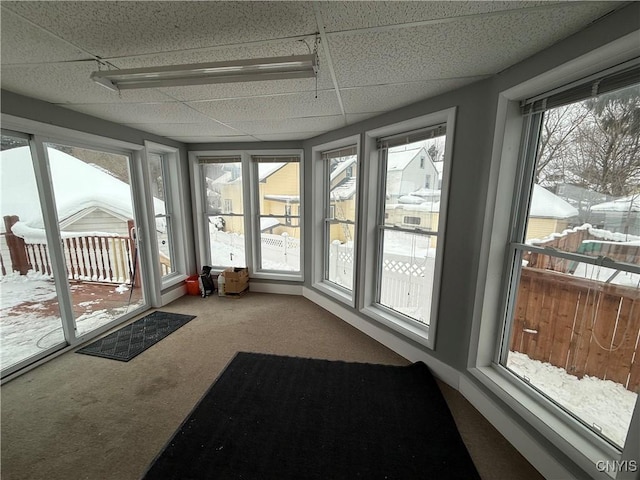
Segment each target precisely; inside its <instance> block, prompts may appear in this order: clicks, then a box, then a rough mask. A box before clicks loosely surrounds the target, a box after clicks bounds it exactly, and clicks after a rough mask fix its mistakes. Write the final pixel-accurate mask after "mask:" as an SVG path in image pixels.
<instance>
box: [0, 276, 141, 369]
mask: <svg viewBox="0 0 640 480" xmlns="http://www.w3.org/2000/svg"><path fill="white" fill-rule="evenodd" d="M70 288H71V296H72V299H73V300H74V313H75V314H76V326H77V335H83V334H85V333H88V332H90V331H92V330H95V329H96V328H99V327H101V326H102V325H105V324H107V323H109V322H111V321H113V320H114V319H116V318H118V317H119V316H121V315H122V314H124V313H126V312H127V310H129V311H130V310H133V309H134V308H136V306H137V305H138V303H139V302H140V295H139V293H138V292H136V294H135V296H134V297H133V298H132V301H131V304H130V305H128V300H129V288H128V287H127V286H123V285H120V286H118V285H109V286H107V285H97V284H90V283H83V284H78V283H73V284H71V286H70ZM61 343H64V335H63V330H62V323H61V320H60V315H59V309H58V302H57V296H56V289H55V284H54V282H53V281H52V280H51V279H50V278H49V277H47V276H44V275H42V274H39V273H35V272H33V271H31V272H29V273H28V274H27V275H19V274H17V273H13V274H10V275H7V276H5V277H2V278H1V279H0V347H1V348H0V364H1V366H2V368H3V369H4V368H6V367H8V366H10V365H13V364H15V363H17V362H19V361H21V360H24V359H25V358H28V357H30V356H33V355H36V354H38V353H40V352H42V351H43V350H46V349H48V348H51V347H53V346H55V345H59V344H61Z"/></svg>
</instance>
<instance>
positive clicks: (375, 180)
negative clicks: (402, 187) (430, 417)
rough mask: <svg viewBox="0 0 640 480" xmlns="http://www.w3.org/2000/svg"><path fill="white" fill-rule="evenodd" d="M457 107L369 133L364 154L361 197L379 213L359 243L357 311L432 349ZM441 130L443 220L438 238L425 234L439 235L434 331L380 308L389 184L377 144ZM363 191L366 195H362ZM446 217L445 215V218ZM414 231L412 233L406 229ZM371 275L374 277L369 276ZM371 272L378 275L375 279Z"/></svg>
mask: <svg viewBox="0 0 640 480" xmlns="http://www.w3.org/2000/svg"><path fill="white" fill-rule="evenodd" d="M456 112H457V108H456V107H451V108H448V109H445V110H440V111H437V112H433V113H430V114H427V115H423V116H420V117H416V118H412V119H409V120H405V121H403V122H399V123H396V124H392V125H388V126H384V127H381V128H378V129H375V130H370V131H367V132H366V133H365V145H364V154H365V158H366V159H368V161H366V162H363V167H364V172H363V173H362V176H363V177H364V178H365V182H366V191H364V192H363V194H362V195H361V200H362V202H363V204H365V205H368V204H375V205H376V208H369V209H368V210H367V211H366V212H365V213H364V214H363V215H362V217H363V219H362V220H363V227H362V230H361V231H362V232H363V235H361V238H360V248H361V250H362V253H361V255H362V256H363V261H362V262H361V264H360V266H359V269H358V276H359V277H360V278H363V279H364V282H363V284H362V285H361V286H360V288H361V290H360V294H359V297H358V310H359V311H360V312H361V313H362V314H364V315H366V316H367V317H369V318H372V319H374V320H375V321H377V322H379V323H382V324H384V325H386V326H388V327H390V328H391V329H393V330H395V331H397V332H398V333H400V334H402V335H403V336H405V337H408V338H410V339H412V340H414V341H415V342H417V343H419V344H421V345H423V346H425V347H427V348H429V349H434V348H435V337H436V332H437V324H438V310H439V301H440V281H441V278H442V264H443V249H444V243H445V238H446V219H447V214H446V212H447V204H448V198H449V182H450V174H451V163H452V158H453V142H454V138H455V119H456ZM436 125H444V126H445V132H446V137H445V151H444V158H443V162H444V164H443V171H442V188H441V199H440V215H439V219H438V230H437V232H430V231H429V232H427V231H425V234H434V233H435V234H436V238H437V245H436V258H435V265H434V278H433V287H432V297H431V309H430V320H429V325H428V326H427V325H425V324H422V323H421V322H418V321H416V320H414V319H411V318H409V317H407V316H405V315H402V314H400V313H399V312H396V311H394V310H391V309H390V308H387V307H385V306H384V305H380V304H379V303H378V302H377V298H378V284H379V278H378V277H379V272H380V269H379V268H378V266H377V265H378V262H379V261H380V262H381V261H382V260H381V258H382V252H381V250H380V248H381V246H382V242H381V239H380V235H381V230H380V228H379V227H380V225H381V224H383V223H384V219H385V211H384V210H385V208H384V207H385V199H384V198H383V193H382V192H384V191H385V185H384V183H383V181H384V179H383V178H380V177H381V175H380V172H382V168H386V165H384V162H383V159H382V158H381V157H383V156H382V155H380V154H379V150H378V146H377V142H378V139H379V138H384V137H390V136H394V135H398V134H406V133H410V132H413V131H419V130H423V129H426V128H430V127H433V126H436ZM363 190H364V189H363ZM443 212H444V214H443ZM403 230H412V229H406V228H405V229H403ZM367 272H370V274H368V275H367V274H366V273H367ZM371 272H375V275H374V274H371Z"/></svg>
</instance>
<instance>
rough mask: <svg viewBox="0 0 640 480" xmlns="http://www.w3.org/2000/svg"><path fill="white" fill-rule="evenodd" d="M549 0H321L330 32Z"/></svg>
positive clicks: (496, 10) (536, 4)
mask: <svg viewBox="0 0 640 480" xmlns="http://www.w3.org/2000/svg"><path fill="white" fill-rule="evenodd" d="M550 4H552V2H548V1H531V2H527V1H519V2H513V1H491V2H452V1H429V2H396V1H392V2H387V1H380V2H378V1H376V2H333V1H330V2H327V1H323V2H320V9H321V12H322V18H323V20H324V24H325V30H326V31H327V33H332V32H343V31H349V30H355V29H362V28H376V27H381V26H391V25H395V26H399V27H400V28H402V25H403V24H412V23H415V22H425V21H433V20H435V21H438V20H439V21H446V20H447V19H450V18H453V17H459V16H467V15H484V14H487V13H498V14H499V13H500V12H505V11H509V10H513V9H516V8H518V9H520V8H532V7H540V6H545V7H547V6H549V5H550Z"/></svg>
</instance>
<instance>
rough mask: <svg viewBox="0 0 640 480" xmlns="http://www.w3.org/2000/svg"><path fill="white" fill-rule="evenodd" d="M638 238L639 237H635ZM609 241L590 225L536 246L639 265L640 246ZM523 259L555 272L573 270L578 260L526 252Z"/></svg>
mask: <svg viewBox="0 0 640 480" xmlns="http://www.w3.org/2000/svg"><path fill="white" fill-rule="evenodd" d="M635 238H637V237H635ZM634 243H636V244H635V245H633V244H629V243H625V242H619V241H618V242H615V241H606V240H602V239H601V238H599V237H597V236H596V235H593V234H592V233H591V229H590V228H584V227H579V228H575V229H573V230H569V231H566V232H565V233H563V234H561V235H558V236H555V237H553V238H551V239H549V240H545V241H541V242H534V243H532V245H535V246H537V247H543V248H544V247H550V248H553V249H556V250H560V251H563V252H572V253H581V254H584V255H589V256H592V257H608V258H610V259H612V260H615V261H617V262H625V263H632V264H637V263H638V261H639V259H640V245H638V244H637V242H634ZM523 260H525V261H527V266H529V267H534V268H539V269H544V270H553V271H555V272H563V273H574V272H575V270H576V267H577V262H575V261H572V260H567V259H565V258H560V257H555V256H550V255H545V254H543V253H538V252H524V253H523Z"/></svg>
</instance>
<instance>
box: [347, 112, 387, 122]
mask: <svg viewBox="0 0 640 480" xmlns="http://www.w3.org/2000/svg"><path fill="white" fill-rule="evenodd" d="M383 113H384V112H383V111H380V112H369V113H348V114H347V124H348V125H353V124H354V123H358V122H362V121H363V120H367V119H369V118H373V117H377V116H378V115H382V114H383Z"/></svg>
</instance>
